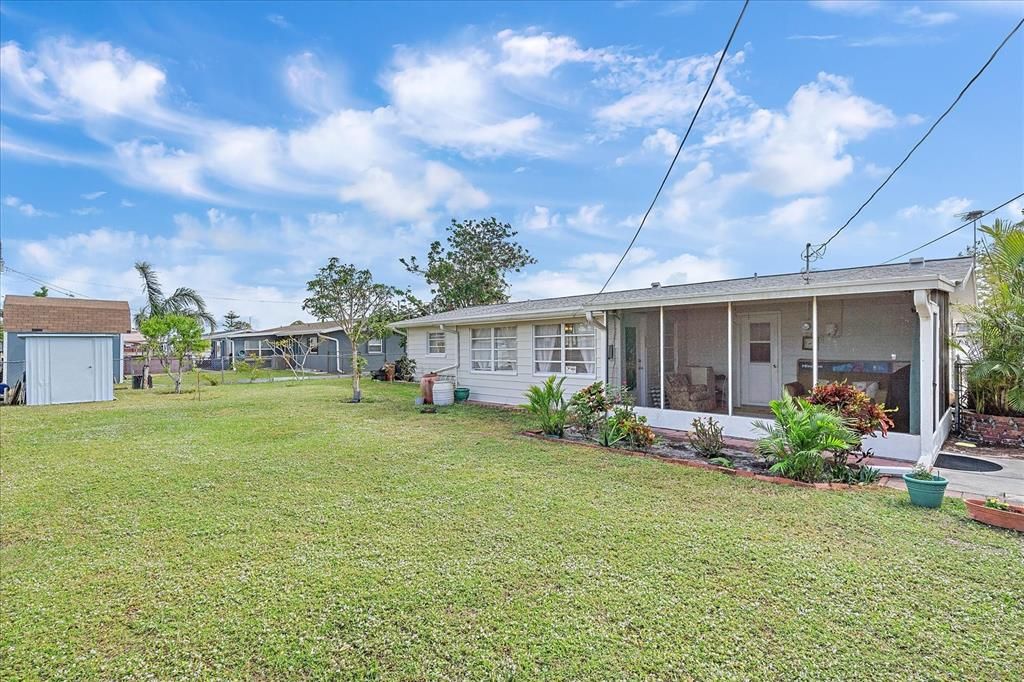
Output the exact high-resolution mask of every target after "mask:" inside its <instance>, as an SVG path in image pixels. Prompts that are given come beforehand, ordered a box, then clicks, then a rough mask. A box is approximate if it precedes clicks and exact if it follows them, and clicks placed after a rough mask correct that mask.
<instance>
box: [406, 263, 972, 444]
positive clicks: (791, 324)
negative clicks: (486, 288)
mask: <svg viewBox="0 0 1024 682" xmlns="http://www.w3.org/2000/svg"><path fill="white" fill-rule="evenodd" d="M972 279H973V273H972V268H971V259H970V258H950V259H944V260H935V261H929V262H925V261H923V260H921V259H914V260H913V261H911V262H909V263H901V264H893V265H879V266H868V267H859V268H846V269H841V270H825V271H818V272H812V273H810V275H809V276H806V277H805V276H804V275H803V274H801V273H795V274H786V275H770V276H761V277H758V276H755V277H747V278H743V279H734V280H725V281H719V282H704V283H699V284H682V285H674V286H664V287H663V286H659V285H658V284H657V283H655V284H652V286H651V288H648V289H635V290H630V291H615V292H607V293H603V294H598V295H593V294H591V295H584V296H568V297H562V298H549V299H541V300H530V301H519V302H515V303H504V304H497V305H490V306H479V307H473V308H464V309H461V310H453V311H450V312H445V313H439V314H435V315H428V316H426V317H420V318H416V319H411V320H405V321H402V322H398V323H395V324H394V325H393V326H394V327H396V328H398V329H403V330H405V331H406V332H407V334H408V342H407V351H408V354H409V357H411V358H412V359H413V360H415V361H416V368H417V372H418V373H423V372H428V371H435V372H441V373H445V374H450V375H453V376H454V377H455V378H456V381H457V382H458V385H460V386H464V387H467V388H469V389H470V391H471V394H470V398H471V399H473V400H478V401H481V402H487V403H499V404H506V405H517V404H521V403H523V402H524V400H525V399H524V396H523V394H524V391H525V390H526V389H527V387H529V386H530V385H533V384H537V383H540V382H542V381H543V380H544V379H545V378H546V377H548V376H552V375H554V376H559V377H565V378H566V382H565V388H566V389H567V394H571V393H573V392H575V391H577V390H579V389H580V388H583V387H584V386H587V385H588V384H590V383H592V382H594V381H598V380H601V381H607V382H608V383H609V384H612V385H623V386H625V387H626V389H627V390H629V391H630V392H631V393H632V395H633V397H634V398H635V400H636V404H637V412H638V413H640V414H643V415H645V416H646V417H647V418H648V420H649V421H650V423H651V424H652V425H653V426H658V427H665V428H672V429H689V428H690V424H691V422H692V421H693V419H694V418H696V417H703V416H707V415H709V414H711V415H714V417H715V419H717V420H718V421H719V422H720V423H721V424H722V426H723V427H724V430H725V435H727V436H738V437H745V438H753V437H757V434H758V432H757V431H756V430H755V429H754V427H753V424H754V421H755V420H756V419H758V418H762V419H763V418H765V417H766V416H770V414H771V413H770V411H769V410H768V403H769V402H770V401H771V400H773V399H775V398H778V397H779V396H780V395H781V394H782V392H783V390H784V389H785V390H786V391H787V392H789V393H791V394H801V393H804V392H806V391H807V390H809V389H810V388H811V387H813V386H814V385H815V384H817V383H819V382H823V381H833V380H847V381H850V382H851V383H855V384H856V385H857V386H858V387H861V388H862V389H863V390H865V391H866V392H867V393H868V394H869V395H870V396H871V397H872V398H873V399H874V400H875V401H876V402H884V403H885V404H886V405H887V406H888V407H896V408H898V411H897V412H896V413H895V415H894V421H895V422H896V428H895V429H894V430H893V432H891V433H890V435H889V437H888V438H886V439H882V438H876V439H872V440H871V442H870V443H869V446H870V447H871V448H872V449H873V450H874V451H875V452H876V453H877V454H878V455H881V456H886V457H893V458H898V459H904V460H912V461H913V460H923V461H927V462H928V463H929V464H930V463H931V461H932V459H933V458H934V456H935V454H936V453H937V452H938V449H939V447H940V446H941V444H942V442H943V441H944V439H945V437H946V435H947V434H948V432H949V427H950V421H951V410H950V403H951V398H950V392H951V390H950V389H951V384H950V358H951V353H950V350H949V343H948V340H949V336H950V330H951V322H953V321H955V320H956V319H957V317H956V314H955V312H954V305H955V304H959V303H969V302H972V301H973V297H974V286H973V283H972Z"/></svg>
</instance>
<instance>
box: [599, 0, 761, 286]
mask: <svg viewBox="0 0 1024 682" xmlns="http://www.w3.org/2000/svg"><path fill="white" fill-rule="evenodd" d="M749 4H750V0H743V7H742V8H741V9H740V15H739V16H738V17H736V23H735V24H733V27H732V31H730V32H729V39H728V40H727V41H725V47H724V48H722V53H721V54H720V55H719V56H718V63H717V64H716V65H715V71H714V73H712V74H711V80H710V81H709V82H708V87H707V88H706V89H705V90H704V95H703V96H702V97H701V98H700V103H699V104H697V109H696V110H695V111H694V112H693V117H692V118H691V119H690V125H689V126H687V127H686V133H685V134H684V135H683V139H682V140H681V141H680V142H679V148H678V149H676V154H675V156H673V157H672V163H670V164H669V165H668V170H667V171H665V177H663V178H662V179H661V184H660V185H658V191H657V192H655V193H654V199H652V200H651V205H650V206H648V207H647V211H646V212H645V213H644V217H643V218H642V219H641V220H640V225H639V227H637V228H636V232H635V233H634V234H633V238H632V239H631V240H629V246H627V247H626V250H625V251H623V252H622V257H621V258H619V262H618V263H616V264H615V267H614V268H613V269H612V274H610V275H608V279H606V280H605V282H604V284H603V285H602V286H601V290H600V291H598V292H597V293H596V294H594V295H595V296H599V295H601V294H602V293H604V290H605V289H607V288H608V285H609V284H610V283H611V281H612V278H613V277H615V273H617V272H618V271H619V267H620V266H621V265H622V263H623V261H625V260H626V256H627V255H629V251H630V249H632V248H633V245H634V244H636V240H637V237H639V236H640V232H641V230H643V229H644V225H645V224H646V223H647V218H648V216H650V215H651V211H653V210H654V204H656V203H657V202H658V197H660V196H661V191H662V190H663V189H665V184H666V183H667V182H668V178H669V176H670V175H671V174H672V169H673V168H674V167H675V165H676V161H678V160H679V155H680V154H681V153H682V151H683V145H685V144H686V139H687V138H688V137H689V136H690V131H691V130H693V125H694V124H695V123H696V122H697V116H698V115H700V110H701V109H702V108H703V107H704V102H705V101H706V100H707V98H708V95H709V94H710V92H711V87H712V86H713V85H714V84H715V78H716V77H717V76H718V71H719V70H720V69H721V68H722V62H724V61H725V55H726V53H728V52H729V46H730V45H732V39H733V37H734V36H735V35H736V31H737V29H739V27H740V21H742V20H743V14H744V13H745V12H746V11H747V5H749Z"/></svg>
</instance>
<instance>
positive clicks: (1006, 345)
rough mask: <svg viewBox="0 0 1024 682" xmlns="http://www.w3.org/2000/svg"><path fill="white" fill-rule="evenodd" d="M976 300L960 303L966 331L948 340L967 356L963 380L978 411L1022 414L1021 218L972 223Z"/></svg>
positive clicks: (1023, 297) (1023, 259)
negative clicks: (979, 239)
mask: <svg viewBox="0 0 1024 682" xmlns="http://www.w3.org/2000/svg"><path fill="white" fill-rule="evenodd" d="M978 229H979V230H980V231H981V232H982V233H983V234H984V235H985V237H986V239H985V240H984V242H983V244H982V246H981V247H980V248H979V249H978V255H977V258H978V272H976V273H975V277H977V278H978V299H979V300H978V303H977V304H976V305H972V306H966V307H964V309H963V311H964V316H965V318H966V319H967V322H968V328H969V330H970V331H969V332H968V334H967V336H966V338H965V339H962V340H957V339H955V340H954V342H953V343H954V345H956V346H957V347H958V348H959V349H960V350H961V351H962V352H963V353H964V354H965V355H966V356H967V358H968V359H969V360H970V361H971V363H972V366H971V368H970V370H969V371H968V374H967V384H968V388H969V390H970V393H971V397H972V399H973V401H974V406H975V408H976V409H977V410H978V412H982V413H985V414H995V415H1012V414H1014V413H1018V414H1024V343H1022V342H1021V339H1022V338H1024V220H1022V221H1018V222H1016V223H1012V224H1011V223H1009V222H1007V221H1003V220H996V221H994V222H993V223H992V225H983V226H981V227H979V228H978Z"/></svg>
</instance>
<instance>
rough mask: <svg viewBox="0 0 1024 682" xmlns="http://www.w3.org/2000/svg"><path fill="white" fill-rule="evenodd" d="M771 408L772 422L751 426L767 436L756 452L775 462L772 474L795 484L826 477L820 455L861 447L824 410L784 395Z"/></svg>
mask: <svg viewBox="0 0 1024 682" xmlns="http://www.w3.org/2000/svg"><path fill="white" fill-rule="evenodd" d="M770 406H771V410H772V414H774V415H775V422H774V423H767V422H763V421H756V422H754V426H755V428H758V429H760V430H761V431H764V432H765V434H766V435H765V437H764V438H762V439H761V440H759V441H758V442H757V449H758V452H760V453H761V454H762V455H763V456H765V457H766V458H768V459H769V460H770V461H772V462H774V463H773V464H772V466H771V468H770V471H771V472H772V473H777V474H779V475H781V476H785V477H786V478H792V479H796V480H798V481H807V482H814V481H818V480H821V478H822V476H823V474H824V473H825V458H824V457H823V455H822V453H825V452H833V453H836V452H843V451H848V450H852V449H854V448H856V447H858V445H859V444H860V436H859V435H858V434H857V433H856V432H854V431H853V429H851V428H850V427H849V426H847V425H846V423H845V421H844V420H843V418H842V417H840V416H839V415H838V414H836V413H835V412H833V411H832V410H830V409H829V408H827V407H823V406H821V405H812V404H811V403H809V402H807V401H806V400H803V399H802V398H796V399H794V398H792V397H790V396H789V395H788V394H786V393H783V394H782V398H781V399H780V400H773V401H772V402H771V404H770Z"/></svg>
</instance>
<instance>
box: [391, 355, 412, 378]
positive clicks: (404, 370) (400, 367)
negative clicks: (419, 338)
mask: <svg viewBox="0 0 1024 682" xmlns="http://www.w3.org/2000/svg"><path fill="white" fill-rule="evenodd" d="M415 374H416V361H415V360H413V359H412V358H410V357H409V356H408V355H403V356H402V357H400V358H398V359H397V360H395V380H396V381H412V379H413V376H414V375H415Z"/></svg>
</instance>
